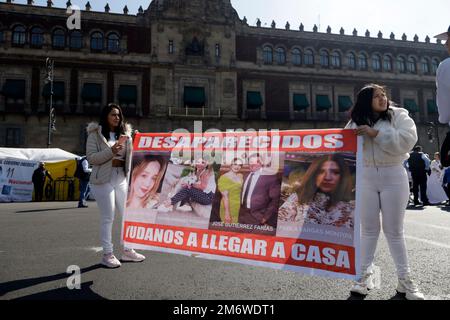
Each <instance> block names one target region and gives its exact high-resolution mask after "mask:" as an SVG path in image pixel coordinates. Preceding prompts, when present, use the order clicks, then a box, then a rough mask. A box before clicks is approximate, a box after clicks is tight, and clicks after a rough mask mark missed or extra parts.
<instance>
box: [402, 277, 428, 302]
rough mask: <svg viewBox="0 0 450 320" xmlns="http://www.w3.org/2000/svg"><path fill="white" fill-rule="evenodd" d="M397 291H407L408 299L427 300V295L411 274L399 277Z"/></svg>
mask: <svg viewBox="0 0 450 320" xmlns="http://www.w3.org/2000/svg"><path fill="white" fill-rule="evenodd" d="M397 292H400V293H405V297H406V299H407V300H425V296H424V295H423V293H422V292H420V291H419V288H418V287H417V285H416V284H415V283H414V281H413V280H412V279H411V278H410V277H409V276H406V277H404V278H398V285H397Z"/></svg>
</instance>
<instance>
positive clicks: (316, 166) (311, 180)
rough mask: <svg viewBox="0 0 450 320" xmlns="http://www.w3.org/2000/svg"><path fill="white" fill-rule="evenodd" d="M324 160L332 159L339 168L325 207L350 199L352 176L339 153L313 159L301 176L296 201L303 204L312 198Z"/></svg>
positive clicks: (317, 189)
mask: <svg viewBox="0 0 450 320" xmlns="http://www.w3.org/2000/svg"><path fill="white" fill-rule="evenodd" d="M326 161H334V162H335V163H336V164H337V165H338V167H339V170H340V174H341V178H340V179H339V183H338V185H337V186H336V189H335V190H334V191H333V192H332V193H331V194H330V195H329V196H330V202H329V203H328V206H327V209H329V208H331V207H333V206H334V205H336V204H337V203H338V202H339V201H350V200H351V199H352V187H353V186H352V185H353V183H352V176H351V173H350V169H349V168H348V166H347V164H346V163H345V160H344V157H342V156H341V155H340V154H337V153H335V154H332V155H326V156H322V157H320V158H317V159H316V160H314V161H313V162H312V163H311V165H310V166H309V168H308V170H307V171H306V173H305V175H304V176H303V178H302V181H301V184H300V187H298V188H297V189H296V192H297V197H298V203H299V204H305V203H309V202H311V201H313V200H314V196H315V195H316V193H317V192H318V191H320V190H319V188H318V187H317V185H316V178H317V176H318V175H319V173H320V170H321V169H322V165H323V164H324V163H325V162H326Z"/></svg>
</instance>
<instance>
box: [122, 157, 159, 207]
mask: <svg viewBox="0 0 450 320" xmlns="http://www.w3.org/2000/svg"><path fill="white" fill-rule="evenodd" d="M151 162H158V163H159V167H160V169H159V172H158V175H157V176H156V179H155V184H154V185H153V187H152V189H151V190H150V191H149V192H148V193H147V194H146V195H145V197H144V199H142V202H141V205H142V207H143V208H144V207H145V205H146V204H147V202H148V201H149V200H151V199H153V198H154V197H155V195H156V192H157V191H158V188H159V185H160V184H161V180H162V178H163V176H164V173H165V172H166V167H167V161H166V160H165V159H164V158H163V157H162V156H158V155H147V156H145V157H144V159H142V160H140V161H139V162H138V163H137V164H136V165H135V166H134V168H133V172H132V173H131V179H130V195H129V197H128V201H127V207H128V206H129V205H130V204H131V199H133V197H134V183H135V181H136V178H137V177H138V176H139V175H140V174H141V173H142V172H143V171H144V170H145V168H146V167H147V165H148V164H150V163H151Z"/></svg>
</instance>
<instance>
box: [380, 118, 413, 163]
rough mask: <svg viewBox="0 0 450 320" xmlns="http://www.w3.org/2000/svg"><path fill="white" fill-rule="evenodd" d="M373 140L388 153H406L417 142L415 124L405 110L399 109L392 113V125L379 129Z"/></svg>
mask: <svg viewBox="0 0 450 320" xmlns="http://www.w3.org/2000/svg"><path fill="white" fill-rule="evenodd" d="M373 141H374V142H375V143H377V144H378V145H379V147H380V148H381V149H382V150H383V151H384V152H386V153H388V154H392V155H400V154H404V153H407V152H409V151H411V149H412V148H413V147H414V145H415V144H416V142H417V129H416V124H415V123H414V120H413V119H411V118H410V117H409V115H408V113H407V111H406V110H404V111H403V110H401V111H400V110H399V111H397V112H396V113H395V114H394V117H393V119H392V125H391V126H390V127H389V128H386V129H385V128H383V130H379V131H378V135H377V136H376V137H375V138H374V139H373Z"/></svg>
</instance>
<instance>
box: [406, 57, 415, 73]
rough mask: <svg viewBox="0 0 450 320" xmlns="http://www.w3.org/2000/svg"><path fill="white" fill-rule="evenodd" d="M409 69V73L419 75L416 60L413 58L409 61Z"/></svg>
mask: <svg viewBox="0 0 450 320" xmlns="http://www.w3.org/2000/svg"><path fill="white" fill-rule="evenodd" d="M407 67H408V72H410V73H417V67H416V59H414V58H413V57H410V58H409V59H408V63H407Z"/></svg>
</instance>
